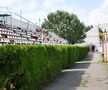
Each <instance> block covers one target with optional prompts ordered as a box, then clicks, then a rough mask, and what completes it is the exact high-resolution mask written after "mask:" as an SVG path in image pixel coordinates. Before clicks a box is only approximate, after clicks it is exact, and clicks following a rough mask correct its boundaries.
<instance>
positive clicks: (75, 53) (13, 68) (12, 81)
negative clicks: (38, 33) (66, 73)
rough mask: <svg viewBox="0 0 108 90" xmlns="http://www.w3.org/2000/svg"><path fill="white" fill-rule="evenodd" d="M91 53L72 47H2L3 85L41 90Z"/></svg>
mask: <svg viewBox="0 0 108 90" xmlns="http://www.w3.org/2000/svg"><path fill="white" fill-rule="evenodd" d="M88 52H89V48H88V47H85V46H71V45H68V46H62V45H61V46H50V45H48V46H47V45H16V46H0V84H2V85H1V86H4V87H6V88H10V87H11V88H12V85H13V86H14V87H13V88H17V89H18V90H41V88H42V87H43V86H45V85H46V84H48V83H49V82H51V81H52V80H54V79H55V77H56V76H57V74H58V73H59V72H60V71H61V70H62V69H64V68H66V67H69V66H70V65H72V64H73V63H74V62H75V61H76V60H79V59H82V58H84V57H85V56H86V54H87V53H88Z"/></svg>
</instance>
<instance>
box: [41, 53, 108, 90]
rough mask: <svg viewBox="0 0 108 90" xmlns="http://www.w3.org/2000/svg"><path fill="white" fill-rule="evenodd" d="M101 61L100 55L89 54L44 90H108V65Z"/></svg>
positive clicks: (63, 72)
mask: <svg viewBox="0 0 108 90" xmlns="http://www.w3.org/2000/svg"><path fill="white" fill-rule="evenodd" d="M101 60H102V58H101V56H100V54H98V53H89V54H88V55H87V57H86V58H85V59H84V60H82V61H78V62H76V64H75V66H73V67H71V68H69V69H65V70H63V71H62V72H61V74H60V75H58V77H57V79H56V80H55V81H54V82H52V83H51V84H50V85H49V86H47V87H45V88H44V89H43V90H108V72H107V71H108V70H107V67H108V65H106V64H105V63H103V62H102V61H101Z"/></svg>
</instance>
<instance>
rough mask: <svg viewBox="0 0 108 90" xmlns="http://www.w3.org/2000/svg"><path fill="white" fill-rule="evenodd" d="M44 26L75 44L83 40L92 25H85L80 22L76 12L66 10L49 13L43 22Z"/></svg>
mask: <svg viewBox="0 0 108 90" xmlns="http://www.w3.org/2000/svg"><path fill="white" fill-rule="evenodd" d="M42 27H43V28H46V29H48V30H52V29H53V32H54V33H55V34H57V35H59V36H60V37H62V38H64V39H66V40H68V42H69V43H71V44H75V43H76V42H81V41H82V40H83V39H84V38H85V37H86V34H85V32H87V31H88V30H89V29H90V27H89V26H87V27H86V26H85V25H84V23H82V22H80V20H79V19H78V17H77V16H76V15H75V14H70V13H68V12H66V11H56V12H54V13H49V14H48V16H47V18H46V19H45V20H44V22H43V23H42Z"/></svg>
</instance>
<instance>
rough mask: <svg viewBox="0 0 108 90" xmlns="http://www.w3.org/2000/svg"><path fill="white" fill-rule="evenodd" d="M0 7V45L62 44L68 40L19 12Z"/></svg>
mask: <svg viewBox="0 0 108 90" xmlns="http://www.w3.org/2000/svg"><path fill="white" fill-rule="evenodd" d="M5 11H6V12H4V11H2V9H0V45H16V44H50V45H59V44H60V45H61V44H68V42H67V41H66V40H65V39H63V38H60V37H59V36H57V35H56V34H55V33H54V32H50V31H48V30H47V29H44V28H41V27H39V26H38V25H36V24H34V23H32V22H31V21H29V20H27V19H25V18H23V17H22V16H20V15H18V14H14V15H13V13H11V12H10V11H9V9H8V8H6V10H5Z"/></svg>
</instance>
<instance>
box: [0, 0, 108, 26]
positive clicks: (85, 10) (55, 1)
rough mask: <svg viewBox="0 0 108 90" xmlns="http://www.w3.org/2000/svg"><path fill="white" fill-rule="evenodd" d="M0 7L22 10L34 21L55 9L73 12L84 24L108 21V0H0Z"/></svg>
mask: <svg viewBox="0 0 108 90" xmlns="http://www.w3.org/2000/svg"><path fill="white" fill-rule="evenodd" d="M0 7H9V8H12V11H13V12H16V13H19V12H20V10H22V16H23V17H25V18H27V19H28V20H30V21H32V22H34V23H39V18H40V19H41V22H42V21H43V20H44V18H46V16H47V14H48V13H49V12H54V11H56V10H66V11H68V12H70V13H75V14H77V16H78V17H79V19H80V20H81V21H83V22H84V23H86V24H93V25H97V24H102V23H108V0H0Z"/></svg>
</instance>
